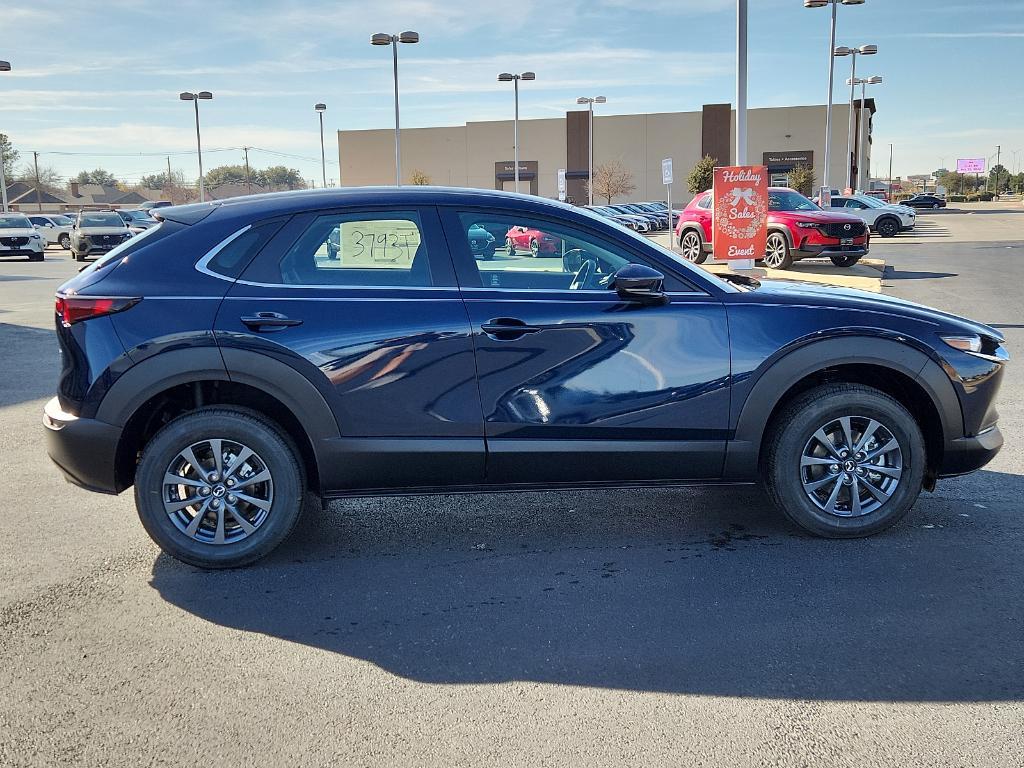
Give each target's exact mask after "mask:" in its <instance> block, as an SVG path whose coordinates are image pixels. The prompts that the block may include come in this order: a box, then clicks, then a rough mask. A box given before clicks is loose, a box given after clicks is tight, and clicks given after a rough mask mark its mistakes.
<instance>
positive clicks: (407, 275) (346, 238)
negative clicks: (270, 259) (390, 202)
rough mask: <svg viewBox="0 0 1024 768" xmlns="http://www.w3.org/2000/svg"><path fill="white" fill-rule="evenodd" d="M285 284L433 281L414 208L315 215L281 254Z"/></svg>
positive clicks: (411, 284) (368, 284) (380, 284)
mask: <svg viewBox="0 0 1024 768" xmlns="http://www.w3.org/2000/svg"><path fill="white" fill-rule="evenodd" d="M279 268H280V282H281V283H282V284H283V285H329V286H339V287H343V286H352V287H384V286H403V287H416V288H420V287H429V286H431V285H432V284H433V281H432V279H431V274H430V265H429V263H428V257H427V246H426V243H425V242H424V238H423V227H422V224H421V223H420V217H419V214H418V213H417V212H416V211H380V212H364V213H334V214H325V215H322V216H317V217H316V218H315V219H313V221H312V222H311V223H310V224H309V226H308V227H306V229H305V230H304V231H303V232H302V233H301V234H300V235H299V236H298V239H297V240H296V241H295V242H294V243H293V244H292V245H291V247H290V248H288V250H287V251H286V252H285V254H284V255H283V257H282V258H281V260H280V265H279Z"/></svg>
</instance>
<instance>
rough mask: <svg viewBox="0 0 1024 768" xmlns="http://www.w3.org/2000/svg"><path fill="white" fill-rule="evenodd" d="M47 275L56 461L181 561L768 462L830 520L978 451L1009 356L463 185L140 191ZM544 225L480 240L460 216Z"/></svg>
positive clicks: (977, 339) (992, 426) (992, 339)
mask: <svg viewBox="0 0 1024 768" xmlns="http://www.w3.org/2000/svg"><path fill="white" fill-rule="evenodd" d="M156 213H157V215H158V216H159V217H160V218H161V219H162V223H161V224H160V225H159V226H157V227H153V228H151V229H148V230H146V231H145V232H143V233H141V234H140V235H138V236H137V237H135V238H133V239H132V240H130V241H129V242H127V243H125V244H123V245H122V246H120V247H118V248H117V249H115V250H114V251H111V252H110V253H109V254H108V255H106V256H104V257H103V259H102V260H100V261H97V262H95V263H93V264H92V265H90V266H89V267H88V268H87V269H85V270H84V271H83V272H81V273H80V274H79V275H78V276H76V277H75V278H73V279H72V280H70V281H68V282H67V283H66V284H65V285H64V286H62V287H61V289H60V291H59V292H58V294H57V297H56V320H57V323H56V324H57V334H58V337H59V340H60V347H61V351H62V355H63V368H62V371H61V375H60V382H59V386H58V394H57V397H55V398H54V399H53V400H51V401H50V402H49V403H48V404H47V406H46V410H45V417H44V422H45V426H46V432H47V436H48V442H49V445H48V447H49V453H50V456H51V457H52V458H53V460H54V461H55V462H56V463H57V464H58V465H59V466H60V467H61V469H62V470H63V471H64V473H65V474H66V475H67V476H68V478H69V479H70V480H71V481H72V482H74V483H77V484H79V485H81V486H84V487H86V488H89V489H92V490H96V491H101V492H105V493H119V492H121V491H123V490H125V489H126V488H128V487H129V486H131V485H133V484H134V486H135V498H136V503H137V506H138V510H139V515H140V517H141V520H142V523H143V525H144V526H145V527H146V529H147V530H148V531H149V533H150V534H151V535H152V537H153V538H154V539H155V540H156V542H157V543H158V544H159V545H160V546H161V547H162V548H163V549H164V550H165V551H166V552H168V553H169V554H171V555H173V556H174V557H177V558H179V559H181V560H184V561H186V562H188V563H192V564H195V565H199V566H203V567H227V566H237V565H241V564H244V563H248V562H251V561H253V560H255V559H257V558H259V557H261V556H262V555H265V554H266V553H267V552H269V551H270V550H271V549H273V548H274V547H275V546H276V545H277V544H279V543H280V542H281V541H282V539H284V538H285V536H287V535H288V533H289V531H291V530H292V528H293V527H294V526H295V524H296V521H297V520H298V517H299V511H300V508H301V506H302V504H301V502H302V498H303V495H304V493H305V491H306V490H307V489H309V490H311V491H312V492H314V493H315V494H317V495H319V496H321V497H338V496H346V495H373V494H394V493H431V492H445V493H448V492H460V491H480V490H484V491H486V490H495V489H504V490H508V489H555V488H571V487H606V486H622V485H631V486H637V485H661V484H673V483H693V482H708V483H715V482H732V483H752V482H756V481H758V480H761V481H763V483H764V485H765V487H766V489H767V492H768V494H769V495H770V497H771V498H772V500H773V501H774V502H775V503H776V504H777V505H778V507H779V508H780V509H781V510H782V512H784V513H785V514H786V515H787V516H788V517H789V518H791V519H792V520H793V521H794V522H795V523H797V524H798V525H800V526H802V527H803V528H805V529H807V530H809V531H811V532H813V533H816V534H819V535H823V536H832V537H852V536H863V535H867V534H870V533H874V532H876V531H879V530H881V529H883V528H885V527H887V526H889V525H891V524H892V523H894V522H895V521H896V520H898V519H900V518H901V517H902V516H903V515H904V514H905V513H906V512H907V511H908V510H909V509H910V507H911V505H912V504H913V503H914V500H915V499H916V498H917V496H918V494H919V492H920V491H921V489H922V487H924V488H928V489H930V488H932V487H933V486H934V484H935V480H936V478H938V477H942V476H947V475H954V474H959V473H963V472H968V471H971V470H974V469H977V468H979V467H981V466H983V465H984V464H985V463H986V462H988V461H989V460H990V459H991V458H992V457H993V456H994V455H995V453H996V452H997V451H998V450H999V448H1000V446H1001V444H1002V436H1001V435H1000V432H999V429H998V427H997V425H996V422H997V414H996V411H995V408H994V407H993V401H994V399H995V396H996V392H997V390H998V388H999V383H1000V380H1001V378H1002V375H1003V369H1004V366H1005V363H1006V361H1007V354H1006V352H1005V350H1004V349H1003V347H1002V342H1003V339H1002V336H1001V335H1000V334H999V332H998V331H996V330H994V329H992V328H989V327H988V326H985V325H980V324H978V323H974V322H971V321H968V320H964V319H961V318H957V317H953V316H950V315H947V314H943V313H941V312H937V311H934V310H930V309H926V308H924V307H920V306H917V305H914V304H910V303H908V302H904V301H899V300H896V299H892V298H885V297H881V296H876V295H873V294H868V293H862V292H857V291H851V290H843V289H839V288H830V287H813V286H809V285H802V284H799V283H791V282H772V281H763V282H758V281H756V280H754V279H752V278H749V277H742V276H730V277H728V278H726V279H719V278H717V277H714V276H712V275H710V274H708V273H706V272H704V271H701V270H700V269H697V268H695V267H693V266H692V265H690V264H688V263H686V262H685V261H684V260H682V259H681V258H680V257H678V256H676V255H674V254H672V253H670V252H669V251H667V250H664V249H662V248H660V247H658V246H657V245H655V244H653V243H651V242H649V241H648V240H645V239H644V238H643V237H640V236H638V235H635V234H633V233H632V232H630V231H629V230H627V229H625V228H624V227H621V226H619V225H617V224H615V223H613V222H611V221H609V220H607V219H605V218H601V217H599V216H596V215H594V214H591V213H589V212H586V211H582V210H579V209H574V208H571V207H569V206H566V205H562V204H559V203H555V202H550V201H546V200H542V199H539V198H535V197H527V196H519V195H509V194H503V193H498V192H485V191H480V190H458V189H438V188H411V187H406V188H386V189H385V188H379V189H372V188H368V189H345V190H318V191H313V192H291V193H284V194H274V195H264V196H256V197H249V198H239V199H236V200H229V201H225V202H217V203H209V204H200V205H189V206H181V207H172V208H164V209H161V210H159V211H157V212H156ZM513 227H526V228H528V229H531V230H537V231H540V232H543V233H544V234H545V235H546V236H547V237H549V238H551V239H552V240H553V241H554V242H555V243H556V248H554V249H553V250H552V252H550V253H547V252H545V253H542V254H538V255H537V256H534V255H533V254H531V253H530V252H528V251H525V250H524V251H522V252H519V251H517V250H516V249H515V248H512V249H509V250H508V251H507V252H505V251H503V252H501V253H498V254H495V256H494V257H493V258H490V259H486V260H481V259H477V258H475V254H474V251H473V248H472V246H471V243H470V239H471V233H478V232H479V231H481V230H483V231H486V232H490V233H492V234H494V235H495V237H498V236H499V235H501V236H503V234H504V233H506V232H508V231H509V230H511V229H512V228H513Z"/></svg>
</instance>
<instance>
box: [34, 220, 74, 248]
mask: <svg viewBox="0 0 1024 768" xmlns="http://www.w3.org/2000/svg"><path fill="white" fill-rule="evenodd" d="M28 220H29V221H31V222H32V226H33V227H34V228H35V230H36V232H38V233H39V234H40V235H42V238H43V240H44V241H45V242H46V245H59V246H60V247H61V248H63V249H64V250H65V251H67V250H69V249H70V248H71V228H72V227H73V226H74V223H75V220H74V219H72V218H71V217H70V216H64V215H63V214H60V213H38V214H32V215H30V216H29V217H28Z"/></svg>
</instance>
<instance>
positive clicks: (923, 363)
mask: <svg viewBox="0 0 1024 768" xmlns="http://www.w3.org/2000/svg"><path fill="white" fill-rule="evenodd" d="M856 364H861V365H877V366H880V367H883V368H889V369H891V370H893V371H896V372H898V373H902V374H904V375H905V376H907V377H909V378H910V379H912V380H913V381H914V382H916V383H917V384H918V385H920V386H921V387H922V389H924V391H925V392H926V393H927V394H928V396H929V397H930V398H931V401H932V405H933V406H934V407H935V410H936V411H937V412H938V414H939V418H940V421H941V427H942V435H943V443H944V444H945V445H947V446H948V445H950V444H951V443H952V442H953V441H954V440H957V439H959V438H961V437H963V434H964V422H963V412H962V410H961V406H960V399H959V397H957V394H956V390H955V389H954V387H953V383H952V382H951V381H950V379H949V376H947V375H946V373H945V371H943V369H942V367H941V365H940V364H939V362H937V361H936V360H935V359H934V358H933V357H932V356H931V355H929V354H927V353H925V352H924V351H922V350H921V349H918V348H917V347H916V346H913V345H911V343H909V340H901V341H898V340H896V339H894V338H886V337H885V336H883V335H881V334H879V335H869V334H867V333H863V332H860V333H858V334H857V335H849V334H844V335H842V336H839V337H832V338H828V339H822V340H806V341H803V342H802V343H800V346H798V347H797V348H796V349H793V348H792V347H791V348H790V349H789V350H788V351H785V350H784V351H783V352H781V353H780V355H778V356H775V357H774V358H773V359H771V360H769V361H768V362H766V363H765V364H763V365H762V368H761V372H760V373H759V374H755V375H756V380H755V382H754V384H753V386H752V387H751V388H750V390H749V392H748V394H747V396H746V398H745V400H744V401H743V402H742V403H741V404H740V403H735V402H734V405H733V414H734V418H735V425H736V427H735V430H734V432H733V436H734V439H733V440H732V441H730V443H729V446H728V449H727V455H726V462H725V473H724V478H725V479H734V480H735V479H744V480H750V479H754V478H756V477H757V474H758V463H759V453H760V448H761V441H762V438H763V436H764V432H765V429H766V428H767V427H768V422H769V420H770V418H771V416H772V414H773V413H774V411H775V409H776V406H777V405H778V404H779V402H780V401H781V399H782V398H783V397H784V396H785V394H786V393H787V392H788V391H789V390H790V388H791V387H793V385H795V384H796V383H797V382H799V381H800V380H801V379H804V378H806V377H807V376H810V375H812V374H814V373H817V372H818V371H822V370H824V369H826V368H832V367H835V366H838V365H856ZM734 391H735V390H734Z"/></svg>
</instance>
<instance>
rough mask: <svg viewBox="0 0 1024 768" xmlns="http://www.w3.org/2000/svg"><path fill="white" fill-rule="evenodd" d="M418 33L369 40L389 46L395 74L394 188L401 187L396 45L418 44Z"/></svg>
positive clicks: (375, 37)
mask: <svg viewBox="0 0 1024 768" xmlns="http://www.w3.org/2000/svg"><path fill="white" fill-rule="evenodd" d="M419 41H420V33H419V32H402V33H401V34H399V35H388V34H385V33H383V32H378V33H377V34H375V35H373V36H372V37H371V38H370V45H390V46H391V58H392V62H393V65H394V73H395V186H397V187H400V186H402V146H401V139H400V135H399V134H400V129H399V121H398V44H399V43H418V42H419Z"/></svg>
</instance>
